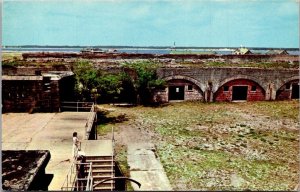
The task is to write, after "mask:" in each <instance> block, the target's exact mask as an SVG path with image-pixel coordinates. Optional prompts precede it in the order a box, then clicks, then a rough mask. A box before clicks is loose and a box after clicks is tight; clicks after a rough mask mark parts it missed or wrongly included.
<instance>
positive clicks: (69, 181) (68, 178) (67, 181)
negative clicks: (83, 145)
mask: <svg viewBox="0 0 300 192" xmlns="http://www.w3.org/2000/svg"><path fill="white" fill-rule="evenodd" d="M78 151H79V150H78V148H76V149H75V153H74V157H73V162H72V163H71V165H70V168H69V172H68V174H67V176H66V178H65V180H64V182H63V185H62V187H61V190H62V191H63V189H64V188H66V189H67V190H68V189H69V188H74V184H75V180H76V176H75V177H74V175H73V174H74V172H76V169H74V168H76V162H77V156H78ZM72 177H74V179H72ZM69 184H70V187H69ZM65 185H67V186H66V187H64V186H65Z"/></svg>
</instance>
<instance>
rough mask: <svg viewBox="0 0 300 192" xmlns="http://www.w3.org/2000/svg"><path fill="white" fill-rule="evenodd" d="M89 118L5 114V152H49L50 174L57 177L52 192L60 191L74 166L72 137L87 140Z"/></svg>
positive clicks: (81, 115) (73, 114) (70, 114)
mask: <svg viewBox="0 0 300 192" xmlns="http://www.w3.org/2000/svg"><path fill="white" fill-rule="evenodd" d="M87 116H88V113H87V112H63V113H36V114H27V113H7V114H3V115H2V149H3V150H49V151H50V153H51V159H50V161H49V164H48V165H47V167H46V172H47V173H49V174H54V177H53V180H52V182H51V183H50V185H49V190H56V191H57V190H60V189H61V186H62V184H63V182H64V179H65V177H66V175H67V173H68V171H69V167H70V165H71V161H70V160H71V157H72V133H73V132H74V131H76V132H78V136H79V139H81V140H82V139H83V138H84V136H85V123H86V119H87ZM83 145H84V143H83Z"/></svg>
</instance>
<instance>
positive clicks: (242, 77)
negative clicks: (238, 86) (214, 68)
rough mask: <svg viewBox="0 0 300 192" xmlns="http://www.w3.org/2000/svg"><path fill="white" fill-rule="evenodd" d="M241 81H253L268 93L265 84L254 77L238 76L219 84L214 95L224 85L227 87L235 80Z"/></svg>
mask: <svg viewBox="0 0 300 192" xmlns="http://www.w3.org/2000/svg"><path fill="white" fill-rule="evenodd" d="M239 79H245V80H249V81H253V82H254V83H256V84H258V85H259V86H260V87H261V88H262V89H263V90H264V92H266V89H267V87H266V86H264V84H263V82H260V81H258V80H257V79H254V78H252V77H249V76H247V75H238V76H234V77H229V78H226V79H224V80H223V81H221V82H220V83H219V86H218V87H216V88H215V89H214V90H213V91H214V93H215V92H217V91H218V90H219V89H220V88H221V87H222V86H223V85H225V84H226V83H228V82H230V81H234V80H239Z"/></svg>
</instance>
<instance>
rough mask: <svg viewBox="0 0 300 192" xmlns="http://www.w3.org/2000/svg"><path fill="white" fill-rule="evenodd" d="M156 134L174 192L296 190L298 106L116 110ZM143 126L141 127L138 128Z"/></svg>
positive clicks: (194, 104)
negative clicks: (193, 191)
mask: <svg viewBox="0 0 300 192" xmlns="http://www.w3.org/2000/svg"><path fill="white" fill-rule="evenodd" d="M115 110H116V111H115V112H114V113H115V114H114V116H116V117H117V116H119V115H120V114H126V116H127V117H128V121H126V122H120V123H117V124H115V126H117V127H119V131H121V125H122V126H124V124H126V125H128V126H137V127H138V128H140V129H144V130H147V131H149V132H153V133H154V135H155V136H154V137H153V138H152V140H153V141H152V142H153V143H155V144H156V147H157V152H158V155H159V157H160V160H161V162H162V164H163V166H164V168H165V171H166V173H167V176H168V178H169V180H170V182H171V185H172V187H173V189H174V190H186V189H189V190H247V189H250V190H293V189H294V187H295V186H296V185H297V184H298V179H299V124H298V115H299V103H298V101H274V102H247V103H201V102H183V103H171V104H169V105H167V106H164V107H156V108H151V107H141V106H138V107H132V108H115ZM137 122H138V124H137Z"/></svg>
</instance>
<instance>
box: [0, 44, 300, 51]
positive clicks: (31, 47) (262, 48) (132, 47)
mask: <svg viewBox="0 0 300 192" xmlns="http://www.w3.org/2000/svg"><path fill="white" fill-rule="evenodd" d="M22 48H25V49H26V48H30V49H49V48H55V49H68V48H78V49H84V48H100V49H101V48H102V49H201V50H205V49H208V50H234V49H237V48H239V47H196V46H186V47H184V46H178V47H172V46H113V45H112V46H68V45H20V46H14V45H7V46H2V50H6V49H22ZM247 48H248V49H252V50H269V49H274V50H275V49H279V50H280V49H284V50H287V51H299V48H285V47H281V48H280V47H247Z"/></svg>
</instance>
